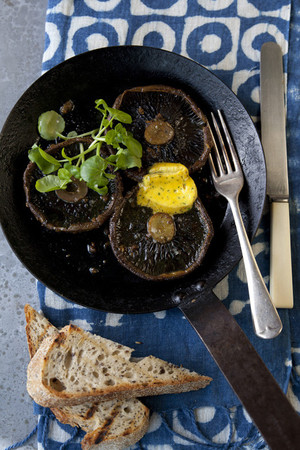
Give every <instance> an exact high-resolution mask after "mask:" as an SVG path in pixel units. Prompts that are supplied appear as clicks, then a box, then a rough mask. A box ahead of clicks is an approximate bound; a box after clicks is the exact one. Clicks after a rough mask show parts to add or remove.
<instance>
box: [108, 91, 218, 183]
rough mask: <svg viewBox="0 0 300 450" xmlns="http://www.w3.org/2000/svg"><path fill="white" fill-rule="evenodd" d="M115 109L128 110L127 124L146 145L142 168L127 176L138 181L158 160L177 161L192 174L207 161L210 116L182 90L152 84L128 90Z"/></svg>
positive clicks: (131, 170)
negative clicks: (128, 118)
mask: <svg viewBox="0 0 300 450" xmlns="http://www.w3.org/2000/svg"><path fill="white" fill-rule="evenodd" d="M113 107H114V108H116V109H120V110H122V111H125V112H127V113H128V114H130V115H131V117H132V123H131V124H130V125H126V127H127V129H128V130H129V131H131V132H132V134H133V136H134V137H135V139H137V140H138V141H139V142H140V143H141V144H142V147H143V158H142V169H129V170H127V175H128V176H130V177H131V178H133V179H136V180H139V179H140V178H141V177H142V175H144V174H145V172H146V171H147V168H148V167H149V166H152V165H153V164H154V163H155V162H164V161H168V162H176V163H181V164H183V165H185V166H186V167H187V168H188V169H189V171H190V173H193V172H195V171H196V170H199V169H200V168H201V167H202V166H203V165H204V164H205V162H206V160H207V158H208V154H209V152H210V149H211V148H212V146H213V143H212V137H211V133H210V129H209V127H208V126H207V118H206V116H205V115H204V114H203V112H202V111H201V110H200V108H199V107H198V106H197V105H196V104H195V102H194V101H193V100H192V99H191V98H190V97H189V96H188V95H186V94H185V93H184V92H183V91H181V90H180V89H175V88H173V87H170V86H163V85H153V86H142V87H135V88H132V89H127V90H125V91H124V92H123V93H122V94H120V95H119V96H118V97H117V99H116V100H115V102H114V105H113Z"/></svg>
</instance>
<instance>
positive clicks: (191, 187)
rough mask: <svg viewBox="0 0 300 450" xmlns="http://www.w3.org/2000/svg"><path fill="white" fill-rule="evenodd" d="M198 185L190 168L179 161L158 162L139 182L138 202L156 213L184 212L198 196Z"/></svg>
mask: <svg viewBox="0 0 300 450" xmlns="http://www.w3.org/2000/svg"><path fill="white" fill-rule="evenodd" d="M197 196H198V194H197V187H196V185H195V183H194V180H193V179H192V178H191V177H190V176H189V172H188V169H187V168H186V167H185V166H184V165H183V164H179V163H156V164H154V165H153V166H152V167H151V168H150V170H149V173H148V174H147V175H145V176H144V177H143V181H142V182H141V183H140V184H139V190H138V193H137V204H138V205H139V206H147V207H149V208H152V210H153V212H154V213H157V212H162V213H167V214H183V213H185V212H186V211H188V210H190V209H191V208H192V206H193V204H194V202H195V200H196V198H197Z"/></svg>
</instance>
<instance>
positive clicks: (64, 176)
mask: <svg viewBox="0 0 300 450" xmlns="http://www.w3.org/2000/svg"><path fill="white" fill-rule="evenodd" d="M57 176H58V178H59V179H60V180H62V181H71V176H72V175H71V173H70V172H69V171H68V170H67V169H66V168H62V169H59V170H58V171H57Z"/></svg>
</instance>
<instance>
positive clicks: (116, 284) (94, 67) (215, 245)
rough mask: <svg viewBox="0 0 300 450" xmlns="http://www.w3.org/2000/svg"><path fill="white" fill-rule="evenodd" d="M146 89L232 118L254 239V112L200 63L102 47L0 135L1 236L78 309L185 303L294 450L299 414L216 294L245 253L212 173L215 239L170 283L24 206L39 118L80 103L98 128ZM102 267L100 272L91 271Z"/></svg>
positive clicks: (206, 185) (259, 166)
mask: <svg viewBox="0 0 300 450" xmlns="http://www.w3.org/2000/svg"><path fill="white" fill-rule="evenodd" d="M148 84H166V85H171V86H174V87H177V88H180V89H182V90H183V91H185V92H186V93H187V94H189V95H190V96H191V97H192V98H193V99H194V100H195V102H196V103H198V104H199V106H200V107H201V108H202V109H203V111H204V113H206V114H207V115H209V112H210V111H216V110H217V109H221V110H222V111H223V112H224V115H225V118H226V121H227V123H228V125H229V128H230V130H231V134H232V137H233V140H234V142H235V144H236V147H237V151H238V154H239V157H240V161H241V163H242V167H243V171H244V176H245V187H244V189H243V191H242V194H241V197H240V206H241V213H242V216H243V219H244V222H245V227H246V230H247V233H248V235H249V237H250V239H251V238H253V236H254V234H255V231H256V229H257V227H258V224H259V221H260V218H261V214H262V211H263V205H264V199H265V183H266V169H265V164H264V157H263V151H262V147H261V144H260V141H259V138H258V135H257V133H256V130H255V127H254V125H253V123H252V121H251V119H250V117H249V115H248V114H247V112H246V111H245V109H244V108H243V106H242V105H241V103H240V102H239V100H238V99H237V97H236V96H235V95H234V94H233V93H232V92H231V91H230V89H228V88H227V87H226V86H225V85H224V84H223V83H222V82H221V81H220V80H219V79H218V78H216V77H215V76H214V75H213V74H212V73H211V72H209V71H208V70H206V69H205V68H203V67H202V66H200V65H199V64H197V63H195V62H193V61H191V60H189V59H186V58H183V57H181V56H179V55H176V54H173V53H170V52H166V51H163V50H158V49H153V48H147V47H133V46H130V47H129V46H128V47H127V46H125V47H110V48H105V49H99V50H95V51H92V52H88V53H85V54H82V55H79V56H76V57H74V58H71V59H69V60H67V61H65V62H64V63H62V64H60V65H58V66H56V67H55V68H53V69H52V70H50V71H49V72H47V73H46V74H45V75H43V76H42V77H41V78H39V79H38V80H37V81H36V82H35V83H34V84H33V85H32V86H31V87H30V88H29V89H28V90H27V91H26V92H25V94H24V95H23V96H22V97H21V99H20V100H19V101H18V103H17V104H16V106H15V107H14V109H13V110H12V112H11V114H10V115H9V117H8V119H7V121H6V123H5V125H4V128H3V130H2V134H1V138H0V158H1V164H0V195H1V196H0V202H1V223H2V227H3V231H4V233H5V235H6V237H7V239H8V241H9V243H10V245H11V247H12V249H13V250H14V252H15V253H16V255H17V256H18V258H19V259H20V260H21V261H22V263H23V264H24V265H25V266H26V268H27V269H28V270H29V271H30V272H31V273H32V274H33V275H34V276H35V277H36V278H37V279H39V280H41V281H42V282H43V283H44V284H45V285H46V286H48V287H49V288H50V289H52V290H53V291H54V292H56V293H58V294H60V295H62V296H63V297H65V298H67V299H69V300H71V301H74V302H75V303H78V304H81V305H84V306H88V307H92V308H96V309H101V310H104V311H110V312H115V313H146V312H152V311H159V310H163V309H168V308H172V307H175V306H178V307H179V308H180V309H181V310H182V311H183V313H184V314H185V315H186V316H187V318H188V320H189V321H190V322H191V324H192V325H193V327H194V328H195V329H196V331H197V332H198V334H199V335H200V337H201V338H202V339H203V341H204V343H205V345H206V346H207V348H208V350H209V351H210V352H211V354H212V356H213V357H214V359H215V360H216V362H217V364H218V365H219V367H220V369H221V370H222V371H223V373H224V374H225V376H226V377H227V379H228V381H229V383H230V384H231V385H232V387H233V389H234V390H235V392H236V394H237V395H238V396H239V398H240V399H241V401H242V402H243V404H244V406H245V407H246V408H247V410H248V412H249V414H250V415H251V416H252V418H253V420H254V421H255V423H256V425H257V426H258V428H259V429H260V431H261V432H262V434H263V436H264V437H265V439H266V440H267V442H268V443H269V445H270V446H271V447H272V448H274V449H275V448H276V449H277V448H278V449H280V450H282V449H284V448H296V447H293V444H294V443H295V442H296V440H294V439H296V438H297V439H300V435H299V433H300V424H299V421H298V416H297V415H296V413H294V411H293V409H292V408H291V407H290V405H289V403H288V402H287V400H286V399H285V397H284V395H283V394H282V392H281V390H280V388H279V387H278V385H277V384H276V382H275V381H274V379H273V377H272V376H271V374H270V373H269V372H268V371H267V369H266V368H265V365H264V364H263V362H262V361H261V360H260V358H259V356H258V355H257V353H256V352H255V350H254V349H253V347H252V346H251V344H250V343H249V341H248V339H247V338H246V336H245V335H244V333H243V332H242V330H241V329H240V328H239V327H238V325H237V323H236V322H235V320H234V319H233V318H232V316H231V315H230V313H229V312H228V311H227V309H226V308H225V307H224V306H223V305H222V303H221V302H220V301H219V300H218V299H217V298H216V297H215V296H214V294H213V293H212V288H213V287H214V286H215V285H216V284H217V283H218V282H219V281H220V280H221V279H222V278H223V277H224V276H225V275H226V274H227V273H228V272H229V271H230V270H231V269H232V268H233V267H234V266H235V264H236V263H237V262H238V261H239V260H240V258H241V252H240V247H239V243H238V238H237V235H236V230H235V226H234V224H233V219H232V215H231V213H230V211H229V209H228V208H227V205H226V203H224V200H222V199H221V198H220V197H218V196H217V195H215V191H214V189H213V187H212V183H211V180H210V175H209V172H208V171H207V168H205V169H204V171H203V172H202V173H201V175H199V180H198V182H199V183H201V186H202V187H203V189H202V190H201V192H200V197H201V199H202V201H203V203H204V204H205V206H206V208H207V210H208V213H209V214H210V216H211V218H212V220H213V224H214V229H215V237H214V239H213V242H212V244H211V246H210V248H209V251H208V253H207V255H206V257H205V260H204V262H203V264H202V266H201V267H200V268H199V269H197V270H195V271H194V272H193V273H192V274H190V275H189V276H187V277H185V278H182V279H180V280H176V281H172V282H157V283H156V282H149V281H146V280H142V279H140V278H138V277H136V276H135V275H133V274H131V273H130V272H128V271H127V270H126V269H124V268H123V267H121V266H120V265H119V264H118V263H117V261H116V259H115V258H114V256H113V255H112V253H111V251H110V250H109V249H107V248H106V246H105V242H106V241H107V234H106V232H107V229H106V226H104V227H102V228H101V229H100V230H98V231H94V232H89V233H85V234H81V235H74V236H69V235H66V234H58V233H55V232H49V231H48V230H45V229H43V227H41V226H40V224H39V223H37V221H36V220H35V219H34V218H33V217H32V215H31V213H30V212H29V210H28V209H27V208H26V207H25V200H24V193H23V187H22V174H23V171H24V168H25V167H26V164H27V161H28V160H27V150H28V149H29V148H30V147H31V146H32V144H33V142H34V141H35V140H36V138H37V128H36V124H37V118H38V116H39V115H40V114H41V113H42V112H44V111H47V110H50V109H54V110H58V109H59V107H60V106H61V105H62V104H63V103H64V102H65V101H67V100H69V99H72V100H73V102H74V103H75V105H76V111H77V113H74V114H75V116H74V123H79V124H80V128H81V129H86V130H90V129H92V128H93V126H94V125H96V123H95V120H96V116H95V111H94V100H95V99H97V98H104V99H105V100H106V101H107V103H108V104H112V103H113V101H114V99H115V98H116V97H117V95H119V94H120V93H121V92H122V91H123V90H124V89H126V88H129V87H134V86H141V85H148ZM76 114H77V116H76ZM70 126H71V125H70ZM91 242H96V245H97V247H98V252H97V253H96V256H95V254H92V255H91V254H89V253H88V251H87V246H88V244H90V243H91ZM105 248H106V250H105ZM95 268H96V269H97V270H96V273H91V272H95V270H90V269H95ZM287 417H288V418H289V420H287ZM298 442H299V441H298ZM286 445H289V446H286Z"/></svg>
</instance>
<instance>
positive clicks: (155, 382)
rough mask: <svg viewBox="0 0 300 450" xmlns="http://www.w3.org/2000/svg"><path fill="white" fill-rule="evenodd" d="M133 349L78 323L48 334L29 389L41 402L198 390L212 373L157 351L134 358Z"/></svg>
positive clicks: (34, 363) (32, 366) (56, 403)
mask: <svg viewBox="0 0 300 450" xmlns="http://www.w3.org/2000/svg"><path fill="white" fill-rule="evenodd" d="M132 352H133V349H131V348H129V347H126V346H124V345H121V344H118V343H116V342H113V341H111V340H108V339H105V338H103V337H100V336H96V335H93V334H91V333H89V332H86V331H84V330H82V329H81V328H79V327H77V326H75V325H68V326H66V327H64V328H63V329H62V330H61V331H60V333H59V334H57V335H54V336H48V337H47V338H45V339H44V340H43V342H42V344H41V346H40V348H39V349H38V351H37V352H36V354H35V355H34V357H33V358H32V360H31V361H30V363H29V365H28V372H27V390H28V392H29V394H30V395H31V396H32V398H33V399H34V400H35V401H36V402H37V403H39V404H40V405H42V406H49V407H58V408H59V407H61V406H66V405H77V404H80V403H84V402H87V401H104V400H111V399H114V398H117V399H118V400H120V399H127V398H135V397H142V396H147V395H158V394H169V393H179V392H187V391H191V390H197V389H200V388H203V387H205V386H207V385H208V384H209V383H210V381H211V378H209V377H206V376H202V375H199V374H197V373H196V372H190V371H189V370H188V369H185V368H182V367H177V366H175V365H173V364H170V363H168V362H166V361H163V360H161V359H158V358H155V357H153V356H148V357H146V358H142V359H141V360H139V361H138V362H133V361H132V360H131V353H132Z"/></svg>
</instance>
